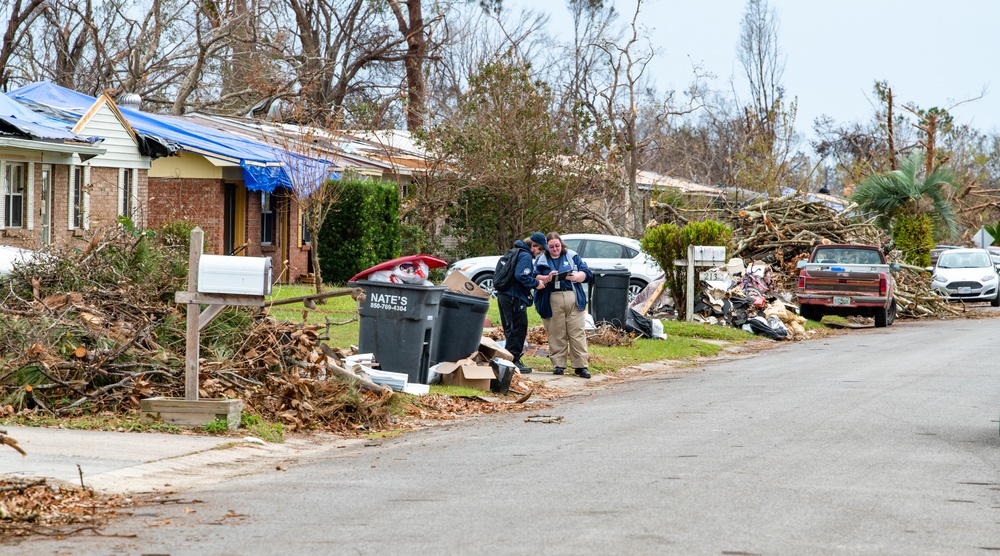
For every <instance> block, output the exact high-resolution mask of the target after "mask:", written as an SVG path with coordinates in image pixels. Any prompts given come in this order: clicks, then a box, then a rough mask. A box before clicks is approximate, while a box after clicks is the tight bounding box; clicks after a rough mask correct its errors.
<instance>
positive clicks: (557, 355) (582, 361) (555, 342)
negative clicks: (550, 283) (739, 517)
mask: <svg viewBox="0 0 1000 556" xmlns="http://www.w3.org/2000/svg"><path fill="white" fill-rule="evenodd" d="M551 304H552V318H549V319H542V324H543V325H545V332H546V333H548V335H549V360H550V361H552V366H553V367H566V353H567V351H568V352H569V360H570V363H572V365H573V368H574V369H582V368H585V367H586V366H587V333H586V331H584V329H583V327H584V324H585V320H584V313H583V311H581V310H580V309H578V308H577V306H576V294H575V293H574V292H573V291H572V290H569V291H565V290H563V291H555V292H552V297H551ZM567 348H568V349H567Z"/></svg>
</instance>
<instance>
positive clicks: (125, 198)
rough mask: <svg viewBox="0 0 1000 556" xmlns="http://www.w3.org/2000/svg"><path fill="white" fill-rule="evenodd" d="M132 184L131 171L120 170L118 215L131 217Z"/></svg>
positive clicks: (126, 169)
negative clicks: (119, 205)
mask: <svg viewBox="0 0 1000 556" xmlns="http://www.w3.org/2000/svg"><path fill="white" fill-rule="evenodd" d="M133 187H134V186H133V184H132V170H130V169H128V168H124V169H123V170H122V192H121V198H122V206H121V207H120V209H121V210H120V212H119V213H118V214H120V215H122V216H128V217H131V216H132V209H133V207H132V195H133V191H132V189H133Z"/></svg>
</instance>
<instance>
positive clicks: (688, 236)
mask: <svg viewBox="0 0 1000 556" xmlns="http://www.w3.org/2000/svg"><path fill="white" fill-rule="evenodd" d="M732 237H733V230H732V229H731V228H729V226H726V225H725V224H723V223H721V222H716V221H714V220H705V221H703V222H691V223H689V224H687V225H686V226H684V227H683V228H679V227H678V226H676V225H674V224H661V225H659V226H656V227H654V228H649V229H647V230H646V234H645V235H644V236H643V237H642V239H641V240H640V243H641V245H642V250H643V251H644V252H645V253H646V254H648V255H649V256H650V257H652V259H653V260H654V261H656V263H657V264H658V265H660V268H662V269H663V272H664V276H665V277H664V282H665V284H666V287H667V288H670V296H671V298H673V300H674V308H675V309H676V311H677V316H678V318H679V319H681V320H683V319H685V318H687V315H686V306H685V295H686V290H687V286H686V280H687V271H686V269H685V268H684V267H682V266H676V265H674V261H675V260H678V259H686V258H687V248H688V246H689V245H723V246H727V247H728V244H729V241H730V240H731V239H732Z"/></svg>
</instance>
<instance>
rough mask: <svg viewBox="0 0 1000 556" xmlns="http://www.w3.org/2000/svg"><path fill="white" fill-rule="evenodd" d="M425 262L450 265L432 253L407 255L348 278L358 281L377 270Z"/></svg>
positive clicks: (428, 266)
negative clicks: (431, 254)
mask: <svg viewBox="0 0 1000 556" xmlns="http://www.w3.org/2000/svg"><path fill="white" fill-rule="evenodd" d="M421 262H422V263H424V264H425V265H427V268H441V267H442V266H448V263H447V262H445V261H444V260H442V259H439V258H437V257H432V256H430V255H407V256H405V257H398V258H395V259H392V260H391V261H385V262H384V263H379V264H377V265H375V266H373V267H371V268H369V269H367V270H362V271H361V272H359V273H357V274H355V275H354V278H351V279H350V280H348V282H357V281H358V280H364V279H365V278H367V277H368V275H369V274H371V273H372V272H377V271H379V270H392V269H394V268H396V265H400V264H403V263H414V264H417V263H421Z"/></svg>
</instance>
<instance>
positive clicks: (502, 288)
mask: <svg viewBox="0 0 1000 556" xmlns="http://www.w3.org/2000/svg"><path fill="white" fill-rule="evenodd" d="M536 235H537V236H540V237H542V239H544V236H542V234H540V233H539V232H535V233H534V234H532V235H531V238H528V239H524V240H517V241H515V242H514V247H512V248H511V249H510V250H509V251H507V253H504V256H503V257H500V261H499V262H497V267H496V270H495V271H494V273H493V289H494V290H495V291H496V295H497V306H498V307H499V308H500V323H501V324H502V325H503V335H504V338H505V339H506V341H505V343H504V349H506V350H507V351H509V352H510V354H511V355H513V356H514V365H515V366H517V368H518V370H519V371H520V372H521V373H522V374H528V373H530V372H531V367H528V366H526V365H525V364H524V363H522V362H521V354H522V353H523V352H524V339H525V336H527V335H528V307H529V306H531V303H532V299H531V297H532V296H531V290H532V289H536V288H538V287H540V286H542V284H540V283H539V281H538V280H537V279H536V278H535V276H534V274H535V268H534V266H533V265H532V262H531V261H532V258H534V256H535V255H537V254H539V253H541V252H542V247H541V245H536V244H535V242H534V241H532V238H534V237H535V236H536Z"/></svg>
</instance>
